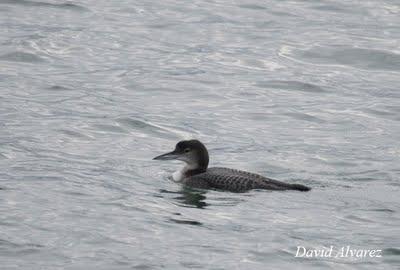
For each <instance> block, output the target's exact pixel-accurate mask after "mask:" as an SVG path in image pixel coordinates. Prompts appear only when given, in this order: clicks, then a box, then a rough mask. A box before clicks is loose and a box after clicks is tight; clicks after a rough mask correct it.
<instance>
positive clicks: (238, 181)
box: [154, 140, 310, 192]
mask: <svg viewBox="0 0 400 270" xmlns="http://www.w3.org/2000/svg"><path fill="white" fill-rule="evenodd" d="M154 159H158V160H169V159H178V160H182V161H184V162H186V166H185V167H184V168H183V169H182V170H181V171H177V172H175V173H174V174H173V179H174V181H176V182H181V183H182V184H184V185H186V186H189V187H192V188H201V189H218V190H226V191H231V192H245V191H249V190H252V189H268V190H299V191H309V190H310V188H309V187H306V186H303V185H300V184H289V183H284V182H280V181H277V180H273V179H270V178H267V177H264V176H262V175H259V174H255V173H250V172H246V171H241V170H236V169H230V168H222V167H213V168H208V160H209V157H208V152H207V149H206V148H205V146H204V145H203V144H202V143H201V142H199V141H197V140H190V141H181V142H179V143H178V144H177V145H176V148H175V150H174V151H172V152H170V153H167V154H164V155H161V156H158V157H156V158H154Z"/></svg>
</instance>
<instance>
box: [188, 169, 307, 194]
mask: <svg viewBox="0 0 400 270" xmlns="http://www.w3.org/2000/svg"><path fill="white" fill-rule="evenodd" d="M182 183H183V184H185V185H187V186H189V187H193V188H204V189H210V188H212V189H221V190H226V191H231V192H245V191H249V190H251V189H269V190H300V191H308V190H310V188H308V187H306V186H303V185H299V184H288V183H284V182H280V181H277V180H273V179H270V178H267V177H264V176H261V175H259V174H255V173H250V172H246V171H241V170H236V169H230V168H221V167H213V168H208V169H207V171H205V172H203V173H200V174H196V175H192V176H188V177H186V178H184V179H183V181H182Z"/></svg>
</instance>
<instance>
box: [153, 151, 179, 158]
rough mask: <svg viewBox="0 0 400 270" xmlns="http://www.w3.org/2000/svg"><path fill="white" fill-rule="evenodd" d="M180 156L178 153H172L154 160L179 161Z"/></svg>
mask: <svg viewBox="0 0 400 270" xmlns="http://www.w3.org/2000/svg"><path fill="white" fill-rule="evenodd" d="M179 156H180V154H178V153H177V152H176V151H172V152H169V153H166V154H162V155H160V156H157V157H155V158H153V160H171V159H178V157H179Z"/></svg>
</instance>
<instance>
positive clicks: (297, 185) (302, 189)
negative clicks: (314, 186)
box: [290, 184, 311, 191]
mask: <svg viewBox="0 0 400 270" xmlns="http://www.w3.org/2000/svg"><path fill="white" fill-rule="evenodd" d="M290 187H291V189H294V190H299V191H310V190H311V188H309V187H306V186H304V185H300V184H291V185H290Z"/></svg>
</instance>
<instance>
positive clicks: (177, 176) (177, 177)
mask: <svg viewBox="0 0 400 270" xmlns="http://www.w3.org/2000/svg"><path fill="white" fill-rule="evenodd" d="M193 169H196V166H193V165H189V164H186V165H185V166H184V167H183V168H182V169H180V170H177V171H176V172H174V173H173V174H172V180H174V181H175V182H182V181H183V180H184V179H185V175H186V172H187V171H189V170H193Z"/></svg>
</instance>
